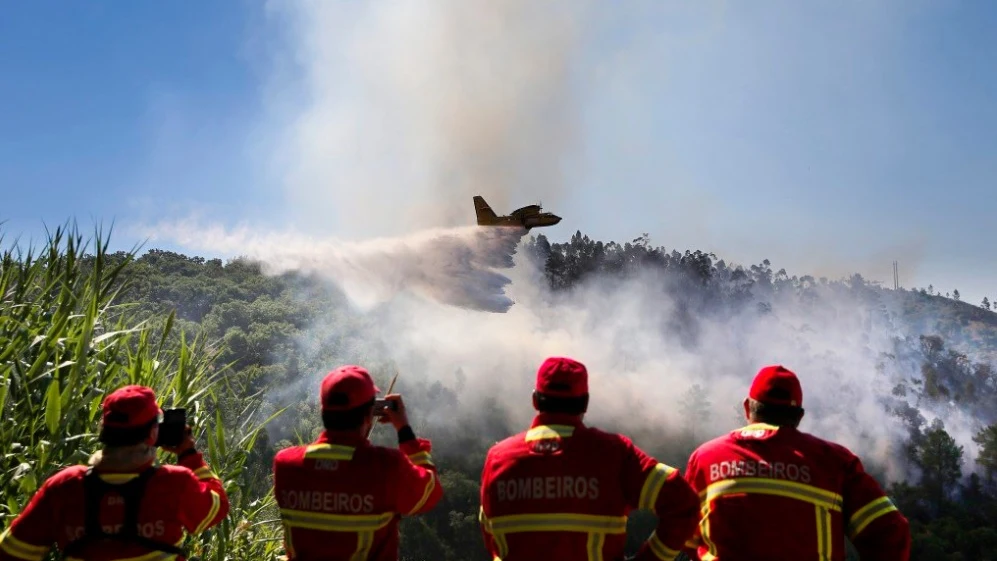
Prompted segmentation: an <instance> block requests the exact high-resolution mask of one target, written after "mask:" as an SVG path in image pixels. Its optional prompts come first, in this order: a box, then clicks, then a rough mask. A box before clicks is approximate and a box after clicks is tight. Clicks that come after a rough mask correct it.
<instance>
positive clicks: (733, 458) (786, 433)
mask: <svg viewBox="0 0 997 561" xmlns="http://www.w3.org/2000/svg"><path fill="white" fill-rule="evenodd" d="M685 476H686V479H688V480H689V482H690V483H692V486H693V487H694V488H695V489H696V491H698V492H699V498H700V502H701V508H702V521H701V522H700V525H699V529H698V531H697V533H696V536H694V539H693V540H692V541H691V542H690V543H689V544H687V545H688V546H689V548H690V549H689V550H687V553H689V554H690V556H692V557H693V558H694V559H695V556H694V554H693V553H694V552H693V550H692V548H695V553H698V555H699V559H701V560H703V561H707V560H722V561H738V560H746V561H747V560H756V559H765V560H767V561H779V560H793V561H799V560H800V559H819V560H830V561H841V560H843V559H845V554H846V552H845V536H847V537H848V538H849V539H850V540H851V541H852V543H853V545H855V547H856V548H857V549H858V552H859V554H860V556H861V558H862V561H907V559H908V558H909V557H910V531H909V528H908V525H907V519H906V518H904V516H903V515H901V514H900V512H899V511H898V510H897V509H896V507H895V506H894V505H893V503H892V502H891V501H890V499H889V498H888V497H887V496H886V495H885V494H884V493H883V491H882V489H881V488H880V486H879V484H878V483H876V480H875V479H873V478H872V477H871V476H870V475H869V474H867V473H866V472H865V471H864V469H863V468H862V462H860V461H859V459H858V458H857V457H856V456H855V455H854V454H852V453H851V452H850V451H849V450H848V449H847V448H845V447H844V446H840V445H838V444H835V443H833V442H828V441H825V440H822V439H820V438H817V437H815V436H812V435H809V434H806V433H803V432H800V431H798V430H796V429H794V428H791V427H782V428H780V427H776V426H773V425H767V424H762V423H755V424H751V425H748V426H746V427H744V428H741V429H738V430H735V431H732V432H730V433H729V434H726V435H723V436H721V437H719V438H716V439H713V440H711V441H710V442H707V443H705V444H703V445H702V446H700V447H699V449H697V450H696V451H695V452H693V454H692V456H691V457H690V458H689V465H688V466H687V469H686V475H685Z"/></svg>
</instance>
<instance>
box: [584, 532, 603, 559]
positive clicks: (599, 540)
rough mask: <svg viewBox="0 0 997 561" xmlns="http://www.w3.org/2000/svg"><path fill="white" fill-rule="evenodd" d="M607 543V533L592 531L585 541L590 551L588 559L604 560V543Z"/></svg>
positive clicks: (586, 547)
mask: <svg viewBox="0 0 997 561" xmlns="http://www.w3.org/2000/svg"><path fill="white" fill-rule="evenodd" d="M604 543H606V534H604V533H602V532H592V533H590V534H589V539H588V541H587V542H586V543H585V550H586V551H587V552H588V556H589V558H588V561H602V545H603V544H604Z"/></svg>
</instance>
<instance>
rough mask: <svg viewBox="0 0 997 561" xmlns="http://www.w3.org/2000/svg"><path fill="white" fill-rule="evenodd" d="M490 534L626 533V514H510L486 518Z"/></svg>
mask: <svg viewBox="0 0 997 561" xmlns="http://www.w3.org/2000/svg"><path fill="white" fill-rule="evenodd" d="M487 524H488V526H489V530H490V532H491V533H492V534H499V533H512V532H604V533H607V534H625V533H627V517H626V516H600V515H597V514H574V513H567V512H564V513H561V512H558V513H551V514H512V515H508V516H498V517H496V518H492V519H490V520H487Z"/></svg>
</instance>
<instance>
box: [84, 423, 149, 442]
mask: <svg viewBox="0 0 997 561" xmlns="http://www.w3.org/2000/svg"><path fill="white" fill-rule="evenodd" d="M158 423H159V420H158V419H153V420H151V421H149V422H148V423H146V424H144V425H142V426H139V427H107V426H102V427H101V428H100V435H99V436H98V439H99V440H100V441H101V442H103V443H104V444H105V445H107V446H134V445H136V444H139V443H140V442H142V441H144V440H145V439H146V438H149V432H150V431H151V430H152V427H154V426H156V425H157V424H158Z"/></svg>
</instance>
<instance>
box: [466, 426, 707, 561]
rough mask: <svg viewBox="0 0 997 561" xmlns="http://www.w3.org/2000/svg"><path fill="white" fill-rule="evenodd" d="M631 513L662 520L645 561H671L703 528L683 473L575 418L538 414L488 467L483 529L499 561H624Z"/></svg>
mask: <svg viewBox="0 0 997 561" xmlns="http://www.w3.org/2000/svg"><path fill="white" fill-rule="evenodd" d="M632 509H648V510H652V511H654V512H655V513H656V514H657V515H658V517H659V522H658V526H657V529H656V530H655V532H654V534H652V535H651V537H650V539H648V540H647V542H646V543H645V544H643V545H642V546H641V550H640V552H638V557H637V559H642V560H643V559H647V560H651V559H663V560H668V561H671V560H672V559H674V558H675V556H676V555H678V553H679V550H680V549H681V547H682V545H683V544H684V543H685V541H686V539H687V538H689V536H691V535H692V533H693V531H694V529H695V525H696V521H697V520H698V513H697V510H698V504H697V500H696V494H695V492H693V491H692V489H690V488H689V485H688V484H687V483H686V482H685V480H683V479H682V478H681V476H680V475H679V472H678V470H676V469H674V468H671V467H669V466H666V465H664V464H661V463H658V462H657V461H656V460H655V459H654V458H652V457H650V456H648V455H647V454H645V453H644V452H642V451H641V450H640V449H639V448H637V447H636V446H634V444H633V442H631V441H630V439H629V438H627V437H626V436H623V435H619V434H612V433H607V432H603V431H601V430H599V429H596V428H591V427H586V426H585V425H584V424H583V423H581V422H580V421H578V420H577V417H565V416H560V415H552V414H547V413H541V414H540V415H537V417H536V418H535V419H534V420H533V424H532V427H531V428H530V430H528V431H525V432H521V433H519V434H517V435H515V436H513V437H510V438H507V439H505V440H503V441H502V442H499V443H498V444H496V445H495V446H493V447H492V448H491V450H489V452H488V456H487V457H486V459H485V466H484V471H483V473H482V477H481V516H480V518H481V529H482V534H483V537H484V540H485V545H486V547H487V548H488V550H489V552H490V553H491V555H492V557H493V558H494V559H495V560H502V561H525V560H534V559H536V560H543V561H553V560H555V559H574V560H580V559H588V560H589V561H602V560H606V561H616V560H618V559H622V558H623V552H624V548H625V546H626V532H627V516H626V515H627V514H628V513H629V512H630V511H631V510H632Z"/></svg>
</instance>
